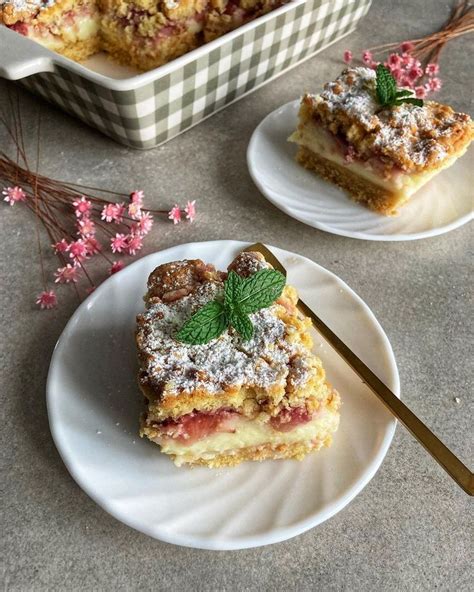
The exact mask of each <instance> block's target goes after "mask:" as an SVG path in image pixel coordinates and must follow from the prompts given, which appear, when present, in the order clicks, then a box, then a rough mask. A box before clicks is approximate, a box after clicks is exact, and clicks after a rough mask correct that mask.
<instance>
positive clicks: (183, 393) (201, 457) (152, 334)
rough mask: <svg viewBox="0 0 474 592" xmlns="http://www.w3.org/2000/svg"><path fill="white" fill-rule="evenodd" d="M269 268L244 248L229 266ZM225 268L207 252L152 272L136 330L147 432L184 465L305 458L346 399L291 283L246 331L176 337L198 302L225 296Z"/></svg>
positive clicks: (324, 438)
mask: <svg viewBox="0 0 474 592" xmlns="http://www.w3.org/2000/svg"><path fill="white" fill-rule="evenodd" d="M268 268H271V266H270V265H269V264H268V263H267V262H266V261H265V260H264V258H263V257H262V256H261V255H260V254H258V253H241V254H240V255H238V256H237V257H236V259H235V260H234V261H233V262H232V263H231V265H230V266H229V270H233V271H234V272H236V273H237V274H238V275H239V276H240V277H241V278H250V277H251V276H252V275H253V274H256V273H257V272H259V271H260V270H262V269H268ZM226 276H227V273H223V272H219V271H217V270H216V269H215V268H214V267H213V266H212V265H206V264H204V263H203V262H202V261H200V260H185V261H176V262H172V263H167V264H164V265H161V266H159V267H157V268H156V269H155V270H154V271H153V272H152V273H151V275H150V277H149V279H148V292H147V294H146V296H145V302H146V312H144V313H143V314H140V315H139V316H138V317H137V331H136V343H137V350H138V357H139V364H140V370H139V385H140V388H141V390H142V392H143V394H144V396H145V401H146V411H145V413H144V415H143V417H142V421H141V429H140V433H141V435H142V436H144V437H147V438H149V439H150V440H151V441H152V442H154V443H156V444H159V446H160V447H161V451H162V452H163V453H165V454H167V455H170V456H171V458H172V459H173V460H174V462H175V464H176V465H178V466H180V465H183V464H188V465H206V466H208V467H221V466H229V465H236V464H238V463H240V462H242V461H246V460H259V461H260V460H264V459H281V458H295V459H302V458H303V457H304V456H305V455H306V454H308V453H309V452H311V451H314V450H319V449H320V448H321V447H323V446H328V445H329V444H330V443H331V441H332V436H333V433H334V432H335V431H336V430H337V427H338V423H339V407H340V398H339V395H338V393H337V392H336V391H335V390H334V388H333V387H332V386H331V385H330V384H329V382H328V381H327V379H326V375H325V371H324V369H323V366H322V363H321V360H320V359H319V358H318V357H317V356H316V355H314V353H313V352H312V339H311V335H310V327H311V321H310V319H308V318H306V317H305V316H304V315H303V314H302V313H301V312H300V311H299V310H298V309H297V307H296V303H297V294H296V290H295V289H294V288H293V287H291V286H289V285H285V287H284V288H283V291H282V292H281V295H280V296H279V297H278V299H277V300H276V301H275V302H274V303H273V304H272V305H270V306H269V307H267V308H263V309H261V310H259V311H258V312H256V313H253V314H252V315H250V316H251V320H252V323H253V327H254V330H253V336H252V337H251V338H250V339H248V340H245V339H244V338H243V337H241V335H240V334H239V333H237V331H235V330H234V329H233V328H227V329H225V330H223V332H222V334H221V335H220V336H219V337H217V338H215V339H212V340H211V341H209V342H208V343H204V344H201V345H189V344H187V343H183V342H181V341H179V340H178V339H177V333H179V329H180V327H182V325H183V323H185V322H186V320H187V319H189V318H190V317H191V316H192V315H193V314H194V313H195V312H196V310H198V309H200V308H201V307H202V306H203V305H205V304H206V303H208V302H210V301H213V300H215V299H216V298H217V299H219V298H223V294H224V280H225V278H226Z"/></svg>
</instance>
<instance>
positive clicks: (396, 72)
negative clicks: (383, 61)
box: [390, 68, 404, 82]
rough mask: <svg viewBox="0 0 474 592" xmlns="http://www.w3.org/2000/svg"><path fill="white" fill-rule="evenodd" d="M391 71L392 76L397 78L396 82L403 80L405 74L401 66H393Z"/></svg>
mask: <svg viewBox="0 0 474 592" xmlns="http://www.w3.org/2000/svg"><path fill="white" fill-rule="evenodd" d="M390 72H391V74H392V76H393V77H394V78H395V81H396V82H401V81H402V79H403V77H404V74H403V71H402V70H401V69H400V68H391V69H390Z"/></svg>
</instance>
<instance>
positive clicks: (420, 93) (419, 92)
mask: <svg viewBox="0 0 474 592" xmlns="http://www.w3.org/2000/svg"><path fill="white" fill-rule="evenodd" d="M426 95H427V90H426V88H425V87H424V86H415V96H416V98H417V99H424V98H425V97H426Z"/></svg>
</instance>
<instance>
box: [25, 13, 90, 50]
mask: <svg viewBox="0 0 474 592" xmlns="http://www.w3.org/2000/svg"><path fill="white" fill-rule="evenodd" d="M99 28H100V19H99V17H98V15H95V16H92V15H91V16H87V17H81V18H80V19H78V20H77V22H75V23H73V24H72V25H60V28H59V31H60V35H55V34H53V33H43V34H41V33H35V31H34V29H33V30H32V29H30V30H29V31H28V38H29V39H33V41H37V42H38V43H41V45H44V46H45V47H47V48H48V49H51V50H56V49H61V48H62V47H64V45H68V44H73V43H77V42H78V41H85V40H87V39H90V38H91V37H96V36H97V35H98V33H99Z"/></svg>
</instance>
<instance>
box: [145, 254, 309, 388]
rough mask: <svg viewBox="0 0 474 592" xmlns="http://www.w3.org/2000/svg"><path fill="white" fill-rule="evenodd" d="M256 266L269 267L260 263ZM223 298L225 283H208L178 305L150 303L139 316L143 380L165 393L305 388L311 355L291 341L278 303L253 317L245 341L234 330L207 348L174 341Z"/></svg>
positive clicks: (230, 330)
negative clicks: (187, 324) (198, 313)
mask: <svg viewBox="0 0 474 592" xmlns="http://www.w3.org/2000/svg"><path fill="white" fill-rule="evenodd" d="M247 263H248V260H247ZM255 266H256V268H259V267H263V266H268V264H267V263H266V262H264V261H263V262H262V261H259V260H256V262H255ZM222 296H223V282H215V281H213V282H205V283H203V284H202V285H200V286H198V287H197V288H196V289H195V290H194V291H193V292H192V293H191V294H190V295H188V296H185V297H183V298H180V299H179V300H176V301H175V302H171V303H164V302H158V303H155V304H152V305H151V306H150V307H149V309H148V310H147V311H146V312H145V313H144V314H143V315H141V316H140V317H139V330H138V341H139V348H140V358H141V360H142V371H143V372H144V381H145V382H147V383H148V384H149V385H150V386H151V387H152V388H155V389H157V390H158V391H160V390H166V394H167V395H169V394H172V395H178V394H179V393H182V392H184V393H190V392H193V391H195V390H196V389H200V388H202V389H205V391H206V392H209V393H219V392H222V391H223V390H224V389H226V388H228V387H237V388H240V387H242V386H248V387H252V388H261V389H267V388H268V387H270V386H274V385H280V386H281V387H283V388H284V387H285V385H286V384H287V383H288V385H289V386H290V388H296V387H299V386H301V385H303V384H304V383H305V382H306V381H307V380H308V378H309V375H310V372H311V364H310V357H311V355H312V354H311V352H309V351H307V350H306V349H304V348H303V347H302V346H301V345H297V344H292V343H290V342H289V341H288V339H287V338H286V337H287V330H288V329H287V327H286V325H285V323H284V322H283V321H282V320H281V319H279V318H278V316H277V314H276V311H277V306H276V305H273V306H271V307H269V308H266V309H263V310H261V311H259V312H257V313H255V314H252V315H251V320H252V323H253V325H254V335H253V337H252V339H251V340H249V341H247V342H245V341H243V340H242V338H241V337H240V336H239V334H238V333H236V332H235V331H234V330H233V329H229V330H227V331H225V332H224V333H223V334H222V335H221V336H220V337H219V338H218V339H215V340H213V341H211V342H209V343H207V344H204V345H187V344H184V343H179V342H177V341H176V340H175V339H174V336H175V335H176V333H177V331H178V330H179V329H180V328H181V327H182V326H183V324H184V323H185V322H186V321H187V320H188V319H189V317H190V316H191V315H192V314H193V313H194V312H196V310H198V309H199V308H200V307H201V306H203V305H204V304H206V303H207V302H209V301H210V300H213V299H215V298H221V297H222ZM307 358H308V360H307ZM295 360H296V361H295Z"/></svg>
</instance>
